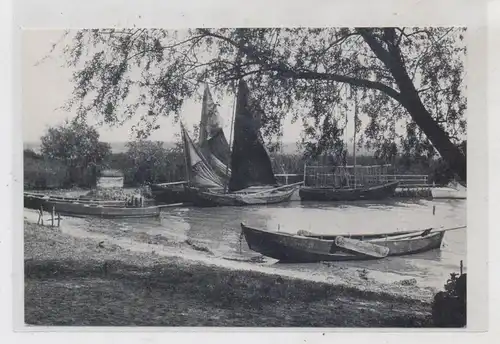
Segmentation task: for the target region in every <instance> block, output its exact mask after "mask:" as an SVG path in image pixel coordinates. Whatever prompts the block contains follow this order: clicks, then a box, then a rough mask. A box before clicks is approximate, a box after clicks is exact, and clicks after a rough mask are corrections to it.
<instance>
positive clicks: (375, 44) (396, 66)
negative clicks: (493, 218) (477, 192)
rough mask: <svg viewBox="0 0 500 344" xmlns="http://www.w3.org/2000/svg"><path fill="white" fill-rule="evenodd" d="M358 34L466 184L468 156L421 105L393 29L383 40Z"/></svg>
mask: <svg viewBox="0 0 500 344" xmlns="http://www.w3.org/2000/svg"><path fill="white" fill-rule="evenodd" d="M358 31H359V32H360V33H361V35H362V36H363V39H364V40H365V42H366V43H367V44H368V45H369V46H370V48H371V49H372V51H373V52H374V54H375V55H376V56H377V57H378V58H379V59H380V60H381V61H382V62H383V63H384V64H385V66H386V67H387V68H388V69H389V71H390V72H391V74H392V76H393V77H394V80H395V81H396V84H397V85H398V88H399V90H400V93H399V99H398V101H400V102H401V104H402V105H403V106H404V107H405V108H406V110H407V111H408V112H409V114H410V115H411V117H412V119H413V120H414V121H415V123H416V124H417V125H418V126H419V128H420V129H421V130H422V131H423V132H424V133H425V135H426V136H427V138H428V139H429V141H431V143H432V144H433V146H434V147H435V148H436V149H437V150H438V152H439V154H441V156H442V157H443V159H444V160H445V161H446V162H447V163H448V165H449V166H450V168H451V169H452V170H453V171H454V172H455V173H456V174H457V175H458V176H459V177H460V178H461V179H462V181H464V182H465V183H467V163H466V159H465V154H463V153H462V151H461V150H460V148H459V147H458V146H456V145H454V144H453V143H452V142H451V140H450V138H449V137H448V135H447V134H446V132H445V131H444V130H443V128H441V127H440V126H439V125H438V123H437V122H436V121H435V120H434V119H433V118H432V115H431V114H430V113H429V111H427V109H426V108H425V106H424V104H423V103H422V100H421V99H420V96H419V94H418V91H417V90H416V89H415V85H414V84H413V81H412V80H411V79H410V77H409V75H408V71H407V70H406V67H405V64H404V62H403V59H402V55H401V51H400V49H399V46H398V44H397V43H396V33H395V31H394V28H386V29H385V30H384V37H383V38H380V37H377V36H376V35H374V34H373V31H372V30H370V29H358ZM381 39H382V40H381ZM382 41H383V42H384V43H385V46H386V47H387V49H385V48H384V47H383V45H382V43H381V42H382ZM388 94H389V93H388ZM389 95H390V94H389Z"/></svg>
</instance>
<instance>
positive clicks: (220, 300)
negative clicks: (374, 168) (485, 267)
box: [24, 223, 431, 327]
mask: <svg viewBox="0 0 500 344" xmlns="http://www.w3.org/2000/svg"><path fill="white" fill-rule="evenodd" d="M24 236H25V321H26V323H27V324H33V325H91V326H133V325H142V326H321V327H337V326H342V327H414V326H416V327H421V326H431V320H430V312H431V306H430V304H429V303H428V302H421V301H416V300H409V299H406V298H403V297H399V296H394V295H389V294H381V293H374V292H365V291H360V290H358V289H355V288H348V287H343V286H334V285H330V284H324V283H317V282H308V281H303V280H298V279H291V278H286V277H281V276H277V275H268V274H262V273H257V272H251V271H234V270H226V269H223V268H220V267H216V266H207V265H201V264H189V263H187V262H186V261H184V260H181V259H178V258H167V257H160V256H158V255H155V254H142V253H134V252H130V251H127V250H125V249H123V248H121V247H119V246H116V245H109V244H107V245H102V244H99V242H97V241H95V240H91V239H77V238H74V237H71V236H68V235H65V234H62V233H60V232H59V231H58V230H57V229H51V228H48V227H40V226H36V225H33V224H28V223H25V233H24Z"/></svg>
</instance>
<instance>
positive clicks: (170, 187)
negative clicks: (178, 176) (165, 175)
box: [150, 181, 190, 204]
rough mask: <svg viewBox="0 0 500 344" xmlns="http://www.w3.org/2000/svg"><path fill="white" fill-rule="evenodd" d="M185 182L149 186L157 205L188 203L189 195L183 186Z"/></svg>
mask: <svg viewBox="0 0 500 344" xmlns="http://www.w3.org/2000/svg"><path fill="white" fill-rule="evenodd" d="M186 183H187V182H184V181H183V182H174V183H161V184H151V185H150V188H151V193H152V194H153V198H154V199H155V201H156V202H157V203H158V204H172V203H188V202H190V198H189V195H188V194H187V193H186V190H185V188H184V185H185V184H186Z"/></svg>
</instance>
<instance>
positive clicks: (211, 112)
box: [151, 85, 231, 203]
mask: <svg viewBox="0 0 500 344" xmlns="http://www.w3.org/2000/svg"><path fill="white" fill-rule="evenodd" d="M181 134H182V140H183V142H184V154H185V156H188V155H189V157H192V159H195V160H196V161H198V160H200V159H201V160H203V164H204V165H205V167H204V169H211V173H210V176H208V177H207V176H206V175H205V177H206V178H209V179H210V178H212V177H214V180H213V181H212V182H210V183H209V184H206V183H201V184H200V183H199V182H197V181H196V180H191V179H190V178H193V176H194V178H196V174H193V173H191V172H189V171H188V174H187V178H188V180H187V181H182V182H173V183H162V184H152V185H151V191H152V192H153V195H154V197H155V199H156V200H157V201H158V202H163V203H177V202H190V201H191V198H190V188H191V187H202V188H206V187H221V188H222V186H223V184H224V182H225V183H227V182H228V180H229V175H230V174H231V170H230V169H229V168H228V167H227V166H228V164H229V157H230V149H229V143H228V142H227V139H226V137H225V135H224V131H223V129H222V120H221V118H220V115H219V112H218V111H217V106H216V104H215V103H214V101H213V99H212V95H211V93H210V89H209V88H208V85H205V90H204V93H203V105H202V110H201V120H200V130H199V140H198V147H196V145H195V143H194V142H193V140H192V139H191V137H189V135H188V134H187V132H186V130H185V129H184V127H183V125H182V124H181ZM192 159H191V160H192ZM190 176H191V177H190ZM186 185H187V186H188V188H186V187H185V186H186Z"/></svg>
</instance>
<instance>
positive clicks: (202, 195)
mask: <svg viewBox="0 0 500 344" xmlns="http://www.w3.org/2000/svg"><path fill="white" fill-rule="evenodd" d="M295 190H296V188H295V187H294V184H292V185H287V186H286V188H284V189H279V188H273V189H271V190H270V189H269V188H266V189H264V190H260V191H258V190H256V189H252V188H248V189H244V190H240V191H238V192H231V193H224V192H223V191H222V190H217V189H207V190H205V191H204V190H200V189H190V191H189V192H190V193H191V200H192V201H193V203H194V204H196V205H197V206H202V207H215V206H244V205H264V204H276V203H282V202H286V201H289V200H290V198H291V197H292V194H293V193H294V191H295Z"/></svg>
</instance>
